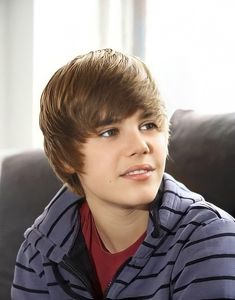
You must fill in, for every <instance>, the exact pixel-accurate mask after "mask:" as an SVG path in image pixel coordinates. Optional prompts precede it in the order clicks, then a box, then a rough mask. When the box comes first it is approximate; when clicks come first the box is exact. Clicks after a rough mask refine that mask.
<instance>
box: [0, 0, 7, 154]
mask: <svg viewBox="0 0 235 300" xmlns="http://www.w3.org/2000/svg"><path fill="white" fill-rule="evenodd" d="M6 22H7V1H6V0H0V148H3V147H4V145H5V143H6V137H5V128H4V124H5V116H6V114H5V110H6V108H5V103H6V47H4V45H6Z"/></svg>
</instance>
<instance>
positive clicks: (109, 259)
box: [80, 202, 146, 292]
mask: <svg viewBox="0 0 235 300" xmlns="http://www.w3.org/2000/svg"><path fill="white" fill-rule="evenodd" d="M80 216H81V226H82V232H83V235H84V238H85V241H86V246H87V248H88V250H89V252H90V255H91V257H92V259H93V262H94V265H95V268H96V273H97V277H98V279H99V282H100V285H101V288H102V291H103V292H104V291H105V289H106V288H107V287H108V285H109V284H110V282H111V281H112V279H113V277H114V275H115V274H116V272H117V271H118V269H119V268H120V267H121V265H122V264H123V263H124V262H125V261H126V260H127V259H128V258H129V257H131V256H132V255H133V254H134V253H135V252H136V250H137V249H138V247H139V245H140V244H141V243H142V242H143V240H144V238H145V235H146V233H144V234H143V235H142V236H141V237H140V238H139V239H138V240H137V241H136V242H135V243H134V244H132V245H131V246H130V247H128V248H127V249H125V250H123V251H121V252H118V253H113V254H112V253H110V252H109V251H108V250H107V249H106V248H105V247H104V245H103V243H102V241H101V239H100V237H99V234H98V232H97V229H96V226H95V223H94V219H93V217H92V214H91V211H90V209H89V207H88V205H87V202H84V203H83V205H82V206H81V208H80Z"/></svg>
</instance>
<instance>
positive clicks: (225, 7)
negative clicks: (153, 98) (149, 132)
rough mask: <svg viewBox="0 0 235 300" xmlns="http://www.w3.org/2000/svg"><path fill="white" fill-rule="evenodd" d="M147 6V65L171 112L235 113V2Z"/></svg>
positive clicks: (163, 1) (170, 1) (170, 0)
mask: <svg viewBox="0 0 235 300" xmlns="http://www.w3.org/2000/svg"><path fill="white" fill-rule="evenodd" d="M147 3H148V20H147V43H146V54H147V62H148V64H149V65H150V66H151V68H152V70H153V71H154V73H155V76H156V78H157V80H158V82H159V84H160V88H161V90H162V92H163V94H164V96H165V98H166V101H167V103H168V106H169V107H170V112H173V111H174V110H175V109H177V108H186V109H196V110H199V111H204V112H208V113H222V112H231V111H233V112H234V111H235V75H234V70H235V17H234V16H235V1H234V0H195V1H189V0H177V1H175V0H148V1H147Z"/></svg>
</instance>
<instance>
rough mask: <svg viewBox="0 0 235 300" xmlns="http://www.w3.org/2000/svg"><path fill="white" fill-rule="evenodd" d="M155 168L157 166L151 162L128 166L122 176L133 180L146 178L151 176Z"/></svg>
mask: <svg viewBox="0 0 235 300" xmlns="http://www.w3.org/2000/svg"><path fill="white" fill-rule="evenodd" d="M154 170H155V168H153V167H152V166H151V165H149V164H144V165H136V166H132V167H130V168H128V169H127V170H126V171H125V172H124V173H122V174H121V177H124V178H127V179H133V180H146V179H148V178H149V177H150V176H151V174H152V172H153V171H154Z"/></svg>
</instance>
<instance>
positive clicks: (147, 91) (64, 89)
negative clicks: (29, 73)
mask: <svg viewBox="0 0 235 300" xmlns="http://www.w3.org/2000/svg"><path fill="white" fill-rule="evenodd" d="M138 109H143V110H144V111H146V112H147V113H150V114H153V115H156V118H158V120H159V130H165V131H166V133H167V132H168V123H167V117H166V111H165V106H164V103H163V102H162V100H161V99H160V95H159V91H158V89H157V87H156V84H155V82H154V80H153V78H152V76H151V74H150V72H149V70H148V68H147V67H146V66H145V64H144V63H143V62H142V61H141V60H140V59H138V58H136V57H132V56H127V55H124V54H122V53H120V52H117V51H114V50H112V49H103V50H97V51H93V52H89V53H88V54H85V55H81V56H78V57H76V58H75V59H73V60H72V61H70V62H69V63H68V64H66V65H65V66H63V67H61V68H60V69H59V70H58V71H57V72H56V73H55V74H54V75H53V76H52V78H51V79H50V81H49V82H48V84H47V86H46V87H45V89H44V91H43V93H42V96H41V110H40V128H41V130H42V133H43V135H44V149H45V153H46V155H47V157H48V159H49V162H50V164H51V166H52V168H53V169H54V171H55V173H56V174H57V176H58V177H59V178H60V179H61V180H62V181H63V182H65V183H67V185H68V186H69V187H70V188H71V189H72V190H73V191H74V192H76V193H77V194H79V195H84V192H83V189H82V186H81V183H80V181H79V177H78V175H77V174H78V173H82V172H83V167H84V166H83V162H84V153H83V152H82V149H83V147H82V146H83V144H84V143H85V142H86V138H88V137H89V136H90V135H91V134H94V133H95V132H96V129H97V127H98V126H100V125H103V124H104V123H107V122H109V121H112V120H114V121H115V120H119V119H124V118H126V117H128V116H131V115H132V114H133V113H135V112H136V111H137V110H138ZM71 169H72V170H76V172H72V171H71Z"/></svg>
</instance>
